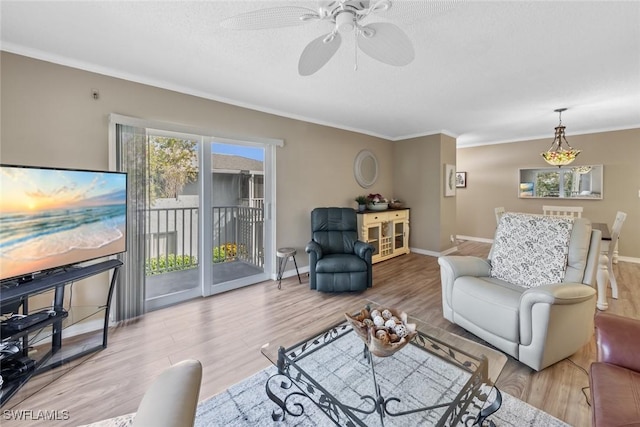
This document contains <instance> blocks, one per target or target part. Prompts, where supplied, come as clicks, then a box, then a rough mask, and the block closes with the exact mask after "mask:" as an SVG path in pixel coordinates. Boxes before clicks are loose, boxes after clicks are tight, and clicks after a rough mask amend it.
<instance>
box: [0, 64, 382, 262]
mask: <svg viewBox="0 0 640 427" xmlns="http://www.w3.org/2000/svg"><path fill="white" fill-rule="evenodd" d="M1 60H2V62H1V64H2V75H1V78H2V80H1V84H2V93H1V107H2V110H1V125H2V127H1V133H0V137H1V142H0V160H1V161H2V162H3V163H10V164H24V165H42V166H53V167H65V168H87V169H107V168H108V116H109V114H110V113H118V114H122V115H127V116H132V117H138V118H143V119H149V120H154V121H165V122H171V123H177V124H181V125H188V126H195V127H199V128H206V129H216V130H219V131H220V132H221V133H222V134H224V135H226V136H230V135H233V136H236V137H238V138H242V137H247V136H249V137H267V138H279V139H282V140H284V141H285V144H284V147H283V148H279V149H277V154H276V159H277V160H276V161H277V164H276V169H277V177H276V179H277V185H276V197H277V223H276V227H277V237H276V245H277V247H285V246H286V247H294V248H296V249H297V250H298V254H299V256H298V257H297V259H298V262H299V263H300V264H301V265H303V266H304V265H306V264H308V259H307V256H306V254H305V253H304V247H305V245H306V243H307V242H308V240H309V238H310V225H309V214H310V211H311V209H312V208H314V207H316V206H349V207H355V202H354V201H353V198H354V197H355V196H356V195H358V194H367V193H368V192H378V193H381V194H383V195H385V196H388V197H392V195H393V191H392V189H393V175H392V168H393V162H392V144H391V143H389V141H386V140H384V139H380V138H374V137H370V136H367V135H362V134H358V133H354V132H348V131H342V130H338V129H335V128H331V127H327V126H319V125H314V124H310V123H306V122H302V121H297V120H292V119H287V118H282V117H278V116H275V115H271V114H266V113H261V112H257V111H252V110H248V109H245V108H239V107H234V106H231V105H228V104H223V103H219V102H215V101H210V100H206V99H203V98H198V97H195V96H189V95H184V94H180V93H176V92H172V91H168V90H164V89H159V88H155V87H151V86H146V85H142V84H138V83H134V82H130V81H125V80H121V79H116V78H111V77H106V76H103V75H99V74H95V73H89V72H85V71H81V70H77V69H73V68H69V67H64V66H60V65H55V64H52V63H48V62H43V61H39V60H34V59H30V58H26V57H23V56H19V55H14V54H10V53H6V52H2V57H1ZM94 88H95V89H98V90H99V91H100V99H99V100H97V101H96V100H94V99H92V97H91V90H92V89H94ZM364 148H368V149H370V150H372V151H373V152H374V153H375V154H376V156H377V157H378V161H379V165H380V174H379V179H378V182H377V183H376V184H375V185H374V187H372V188H371V189H369V190H364V189H362V188H361V187H360V186H359V185H358V184H357V183H356V181H355V179H354V176H353V162H354V159H355V157H356V155H357V153H358V152H359V151H360V150H362V149H364Z"/></svg>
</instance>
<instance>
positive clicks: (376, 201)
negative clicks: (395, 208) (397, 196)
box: [367, 193, 389, 211]
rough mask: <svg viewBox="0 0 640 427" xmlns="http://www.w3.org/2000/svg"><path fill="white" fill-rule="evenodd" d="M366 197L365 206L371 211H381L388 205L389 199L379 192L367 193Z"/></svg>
mask: <svg viewBox="0 0 640 427" xmlns="http://www.w3.org/2000/svg"><path fill="white" fill-rule="evenodd" d="M367 199H368V201H367V208H368V209H370V210H372V211H383V210H385V209H387V208H388V207H389V201H388V200H387V199H385V198H384V197H382V195H381V194H373V193H372V194H369V195H368V196H367Z"/></svg>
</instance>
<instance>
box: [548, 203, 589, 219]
mask: <svg viewBox="0 0 640 427" xmlns="http://www.w3.org/2000/svg"><path fill="white" fill-rule="evenodd" d="M582 209H583V208H582V206H550V205H544V206H542V213H543V215H551V216H565V217H566V216H569V217H574V218H582Z"/></svg>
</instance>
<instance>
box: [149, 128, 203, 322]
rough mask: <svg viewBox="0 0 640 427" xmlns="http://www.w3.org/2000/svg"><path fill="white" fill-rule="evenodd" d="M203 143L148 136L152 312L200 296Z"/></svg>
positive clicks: (194, 138) (153, 133)
mask: <svg viewBox="0 0 640 427" xmlns="http://www.w3.org/2000/svg"><path fill="white" fill-rule="evenodd" d="M200 139H201V138H200V137H197V136H193V135H186V134H178V133H172V132H167V131H161V130H154V129H148V130H147V165H148V166H147V174H148V177H147V192H148V200H149V201H148V203H147V212H146V233H145V276H146V279H145V296H146V306H147V309H148V310H153V309H157V308H160V307H164V306H166V305H169V304H174V303H176V302H180V301H184V300H186V299H190V298H194V297H197V296H200V295H202V290H201V285H200V274H199V258H200V257H199V254H198V252H199V245H200V239H199V236H200V233H199V218H200V215H201V213H200V206H201V201H200V199H201V192H200V186H199V184H198V181H199V175H200V161H199V159H200V145H201V143H200V142H199V141H200Z"/></svg>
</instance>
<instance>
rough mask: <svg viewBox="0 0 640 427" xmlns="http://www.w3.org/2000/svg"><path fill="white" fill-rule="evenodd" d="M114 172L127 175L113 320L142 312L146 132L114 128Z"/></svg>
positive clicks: (143, 305) (143, 297)
mask: <svg viewBox="0 0 640 427" xmlns="http://www.w3.org/2000/svg"><path fill="white" fill-rule="evenodd" d="M116 168H117V169H118V170H119V171H122V172H127V178H128V179H127V181H128V186H129V188H128V189H127V251H126V252H125V253H123V254H120V255H119V259H120V260H121V261H122V262H123V264H124V265H123V266H122V268H121V269H120V274H119V276H118V282H117V288H116V306H115V317H116V318H115V320H116V321H121V320H126V319H132V318H134V317H138V316H141V315H142V314H144V311H145V266H144V263H145V218H146V205H147V200H148V198H147V188H148V187H147V139H146V130H145V129H144V128H137V127H134V126H127V125H121V124H116Z"/></svg>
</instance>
